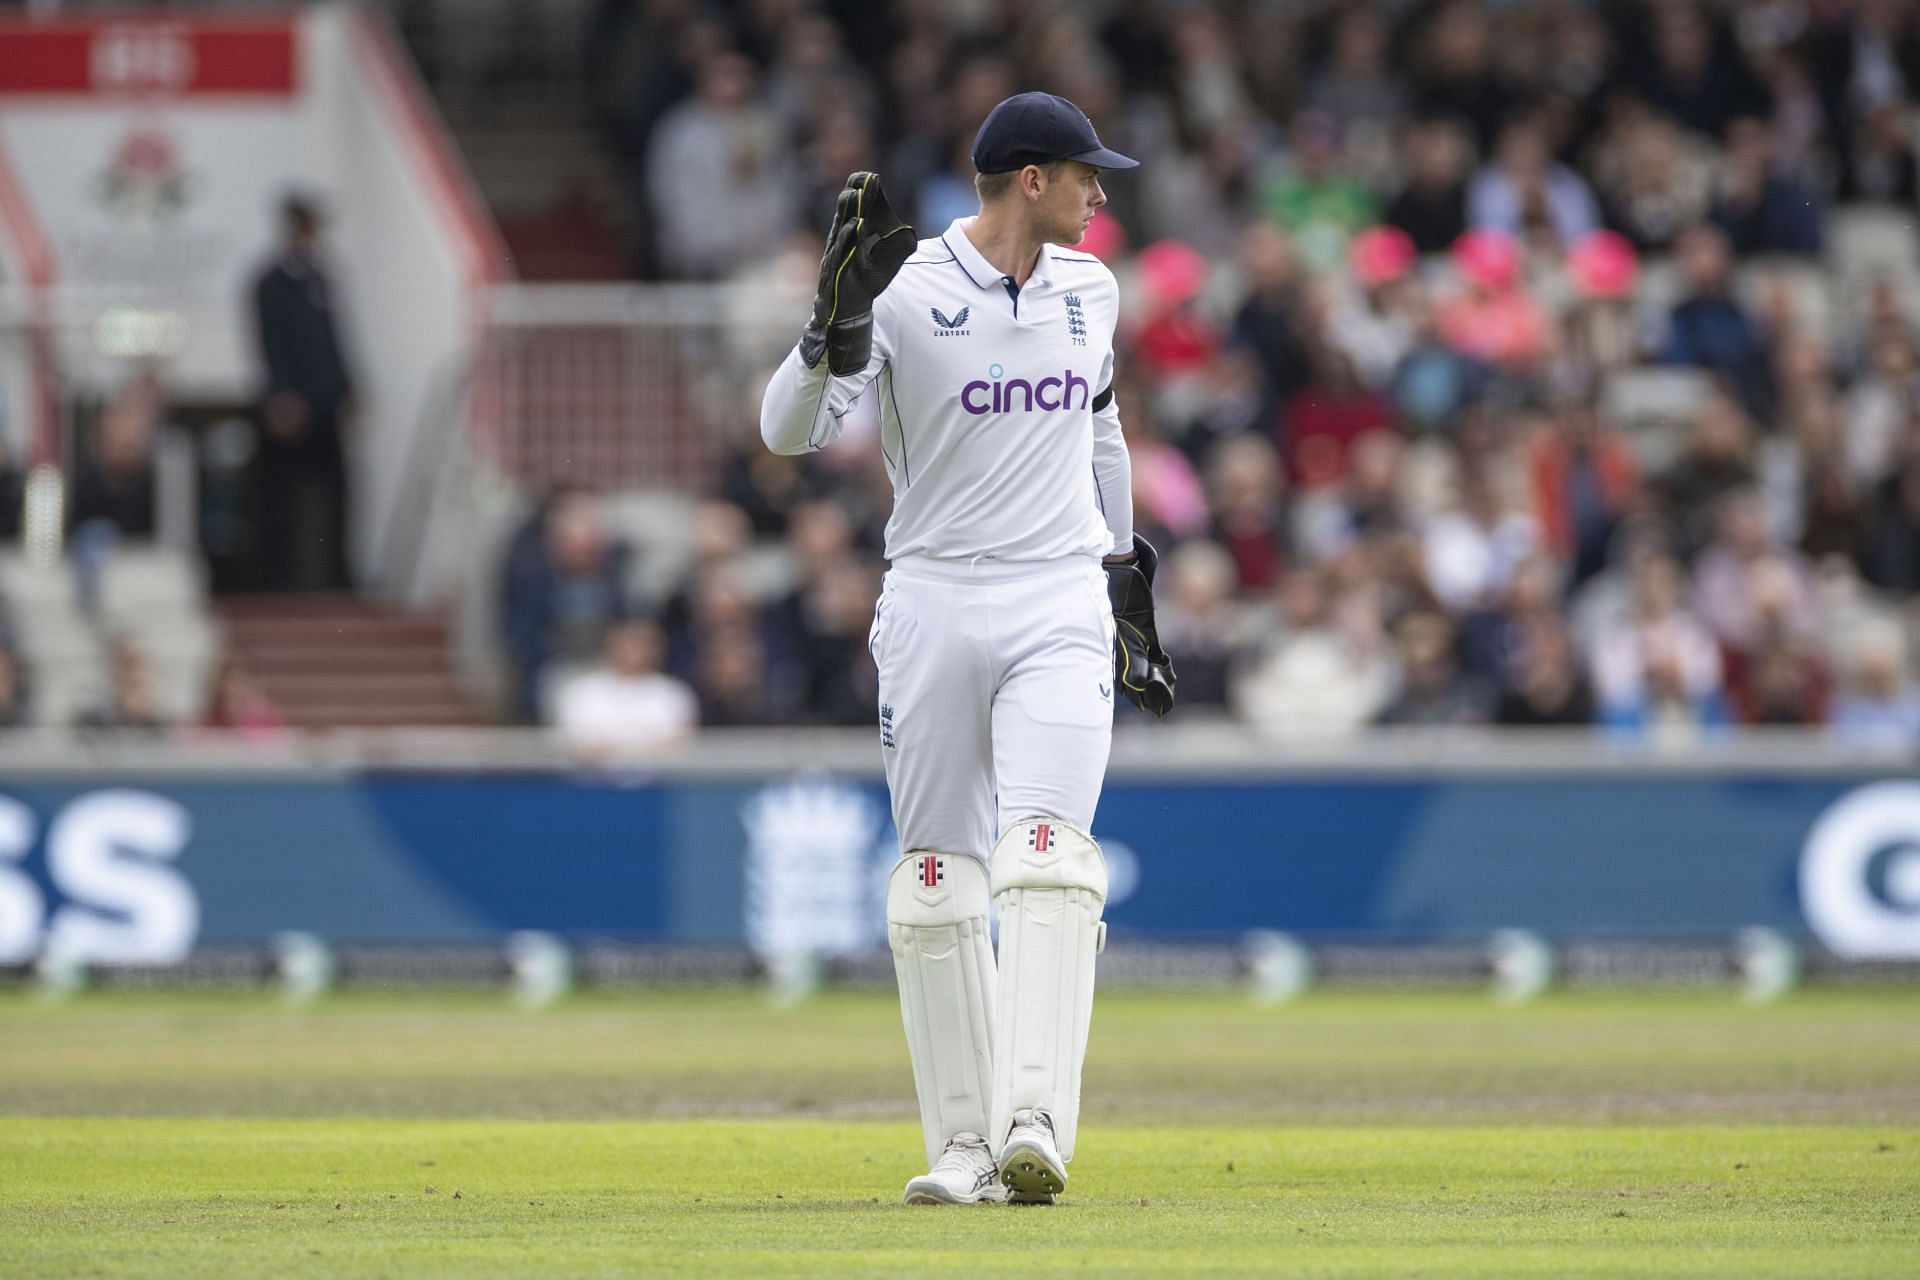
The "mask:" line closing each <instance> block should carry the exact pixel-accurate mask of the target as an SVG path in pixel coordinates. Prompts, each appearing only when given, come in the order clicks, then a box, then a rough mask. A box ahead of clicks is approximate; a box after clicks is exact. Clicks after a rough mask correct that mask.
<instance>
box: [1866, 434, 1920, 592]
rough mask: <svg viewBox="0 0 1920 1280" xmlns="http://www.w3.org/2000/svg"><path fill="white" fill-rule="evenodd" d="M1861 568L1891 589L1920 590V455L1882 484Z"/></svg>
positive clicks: (1867, 574) (1879, 583)
mask: <svg viewBox="0 0 1920 1280" xmlns="http://www.w3.org/2000/svg"><path fill="white" fill-rule="evenodd" d="M1860 571H1861V572H1862V573H1863V574H1864V575H1865V576H1866V579H1867V581H1869V582H1871V583H1873V584H1874V585H1875V586H1877V587H1883V588H1885V589H1886V590H1888V591H1898V592H1902V593H1904V594H1906V595H1912V594H1914V593H1915V592H1920V456H1915V457H1911V458H1909V459H1908V460H1907V461H1906V462H1905V463H1904V464H1903V465H1902V466H1901V467H1900V468H1899V470H1897V471H1895V472H1894V473H1893V474H1892V475H1891V476H1888V477H1887V479H1886V480H1885V481H1884V482H1883V483H1882V484H1881V486H1880V492H1879V495H1878V498H1877V500H1876V502H1875V504H1874V514H1873V519H1872V523H1871V525H1870V526H1869V528H1868V531H1867V544H1866V549H1865V551H1864V552H1863V553H1862V554H1861V557H1860Z"/></svg>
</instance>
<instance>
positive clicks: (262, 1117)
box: [0, 990, 1920, 1277]
mask: <svg viewBox="0 0 1920 1280" xmlns="http://www.w3.org/2000/svg"><path fill="white" fill-rule="evenodd" d="M1086 1087H1087V1091H1088V1096H1089V1105H1088V1108H1087V1113H1086V1118H1085V1121H1084V1123H1083V1130H1084V1132H1083V1135H1082V1140H1081V1150H1080V1152H1079V1158H1078V1159H1076V1161H1075V1162H1074V1166H1073V1175H1074V1182H1073V1186H1072V1189H1071V1191H1070V1193H1069V1196H1068V1199H1067V1201H1066V1203H1064V1204H1062V1205H1060V1206H1057V1207H1055V1208H1052V1209H1020V1210H1016V1209H1002V1208H980V1209H971V1210H941V1209H906V1208H903V1207H901V1206H900V1205H899V1204H898V1203H897V1195H898V1191H899V1187H900V1184H901V1183H903V1182H904V1181H905V1180H906V1178H908V1177H909V1176H911V1175H912V1174H913V1173H915V1172H918V1171H919V1169H918V1163H917V1162H918V1147H919V1137H918V1127H917V1125H916V1124H915V1123H914V1122H913V1120H912V1112H911V1110H910V1101H909V1089H910V1084H909V1079H908V1075H907V1070H906V1062H905V1050H904V1047H903V1046H902V1044H901V1043H900V1037H899V1025H898V1012H897V1008H896V1006H894V1004H893V1003H892V1000H891V998H890V997H889V996H887V995H886V994H884V993H873V994H867V993H855V994H836V995H832V996H829V997H827V998H824V999H822V1000H820V1001H818V1002H815V1003H813V1004H810V1005H807V1006H804V1007H802V1008H800V1009H795V1010H788V1011H783V1012H775V1011H771V1010H768V1009H767V1008H765V1007H764V1006H763V1005H761V1004H760V1003H759V1002H758V1001H757V1000H755V999H754V998H752V997H751V996H748V995H745V994H741V993H673V994H660V995H648V996H625V997H615V996H595V997H591V998H583V999H579V1000H575V1001H572V1002H569V1003H568V1004H567V1005H565V1006H563V1007H561V1008H558V1009H554V1010H549V1011H546V1012H543V1013H523V1012H518V1011H514V1010H511V1009H508V1008H504V1007H502V1006H501V1004H500V1003H499V1002H498V1001H496V1000H493V999H491V998H481V997H478V996H452V997H449V996H426V995H404V996H385V995H374V996H353V997H347V998H341V999H337V1000H333V1001H329V1002H327V1003H326V1004H324V1005H322V1006H320V1007H318V1008H313V1009H308V1010H302V1011H287V1010H281V1009H278V1008H276V1007H274V1006H273V1005H271V1004H270V1003H269V1002H268V1001H266V1000H265V999H264V998H251V999H250V998H240V997H232V996H225V997H212V996H182V995H154V994H140V995H134V994H107V995H98V996H92V997H89V998H86V999H83V1000H80V1001H78V1002H76V1003H74V1004H71V1005H66V1006H60V1007H52V1008H49V1007H45V1006H41V1005H38V1004H36V1003H34V1002H33V1001H32V1000H31V999H30V998H28V997H25V996H21V995H17V994H13V995H0V1275H4V1276H9V1277H11V1276H32V1277H42V1276H66V1275H92V1274H98V1275H109V1276H147V1275H152V1276H207V1275H263V1274H270V1273H271V1274H286V1275H296V1276H303V1275H304V1276H421V1275H427V1276H437V1275H447V1276H454V1275H462V1276H464V1275H482V1276H527V1275H567V1276H610V1275H663V1276H666V1275H672V1276H707V1275H712V1276H770V1275H833V1276H861V1275H875V1276H881V1275H885V1276H901V1275H968V1276H978V1275H980V1274H981V1271H982V1267H983V1265H986V1266H993V1267H996V1268H997V1269H1001V1270H1017V1271H1019V1272H1020V1273H1021V1274H1022V1275H1048V1274H1064V1273H1072V1274H1077V1275H1139V1276H1159V1275H1268V1274H1291V1275H1323V1276H1361V1275H1413V1274H1418V1275H1422V1276H1519V1275H1539V1276H1602V1275H1648V1276H1652V1275H1663V1276H1664V1275H1687V1276H1707V1275H1713V1276H1730V1277H1731V1276H1739V1277H1748V1276H1847V1277H1854V1276H1911V1275H1916V1274H1920V992H1916V991H1912V990H1878V991H1854V992H1825V993H1811V994H1804V995H1800V996H1796V997H1794V998H1793V999H1790V1000H1787V1001H1784V1002H1782V1003H1780V1004H1777V1005H1772V1006H1766V1007H1761V1008H1750V1007H1746V1006H1743V1005H1741V1004H1739V1003H1738V1002H1737V1001H1735V1000H1734V999H1732V998H1731V997H1729V996H1727V995H1725V994H1722V993H1711V994H1709V993H1687V994H1665V995H1644V994H1643V995H1632V996H1628V995H1604V996H1602V995H1560V996H1556V997H1554V998H1552V999H1549V1000H1546V1001H1543V1002H1540V1003H1538V1004H1535V1005H1531V1006H1527V1007H1523V1008H1517V1009H1513V1008H1501V1007H1498V1006H1495V1005H1493V1004H1491V1003H1490V1002H1488V1001H1487V1000H1485V999H1484V998H1482V997H1479V996H1474V995H1466V994H1458V993H1433V994H1422V995H1417V996H1393V995H1332V994H1327V995H1316V996H1313V997H1311V998H1309V999H1307V1000H1304V1001H1302V1002H1300V1003H1298V1004H1295V1005H1291V1006H1287V1007H1285V1008H1282V1009H1278V1010H1258V1009H1254V1008H1252V1007H1250V1006H1248V1005H1246V1004H1245V1003H1244V1002H1240V1001H1236V1000H1233V999H1229V998H1223V997H1218V996H1211V995H1207V996H1192V995H1187V996H1170V995H1136V994H1130V993H1122V994H1114V995H1111V996H1103V997H1102V998H1101V1000H1100V1003H1099V1006H1098V1008H1097V1010H1096V1013H1095V1035H1094V1046H1093V1050H1092V1053H1091V1056H1090V1060H1089V1064H1088V1068H1087V1076H1086Z"/></svg>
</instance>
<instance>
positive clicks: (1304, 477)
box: [1280, 346, 1393, 493]
mask: <svg viewBox="0 0 1920 1280" xmlns="http://www.w3.org/2000/svg"><path fill="white" fill-rule="evenodd" d="M1312 368H1313V371H1314V377H1313V380H1312V381H1311V382H1309V383H1308V384H1307V385H1306V386H1304V387H1302V388H1301V389H1300V390H1298V391H1296V392H1294V394H1293V395H1292V396H1290V397H1288V399H1287V402H1286V404H1285V406H1284V407H1283V408H1282V411H1281V419H1280V438H1281V441H1282V442H1283V447H1284V452H1285V455H1286V459H1287V470H1288V476H1289V479H1291V480H1292V482H1293V486H1294V488H1295V489H1296V491H1299V492H1302V493H1312V492H1314V491H1317V490H1321V489H1327V488H1333V487H1337V486H1338V485H1340V484H1342V483H1344V481H1345V480H1346V477H1347V470H1348V460H1349V457H1350V455H1351V454H1352V452H1353V449H1354V447H1355V446H1356V445H1357V444H1358V442H1359V441H1360V440H1362V439H1364V438H1365V437H1366V436H1368V435H1371V434H1374V433H1376V432H1382V431H1389V430H1391V429H1392V426H1393V417H1392V407H1391V405H1389V403H1388V402H1387V400H1386V398H1385V397H1384V396H1381V395H1380V394H1378V393H1377V392H1374V391H1370V390H1368V389H1367V387H1366V386H1364V385H1363V384H1362V383H1361V382H1360V379H1359V378H1358V377H1357V376H1356V374H1355V371H1354V367H1353V361H1352V360H1351V359H1349V358H1348V357H1347V355H1346V353H1345V352H1343V351H1340V350H1338V349H1337V348H1333V347H1325V346H1323V347H1320V348H1319V349H1317V350H1316V351H1315V352H1314V357H1313V361H1312Z"/></svg>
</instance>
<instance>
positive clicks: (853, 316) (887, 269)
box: [800, 172, 919, 377]
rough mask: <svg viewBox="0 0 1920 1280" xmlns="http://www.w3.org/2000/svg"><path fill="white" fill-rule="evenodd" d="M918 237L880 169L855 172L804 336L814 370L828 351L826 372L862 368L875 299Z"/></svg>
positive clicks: (837, 210)
mask: <svg viewBox="0 0 1920 1280" xmlns="http://www.w3.org/2000/svg"><path fill="white" fill-rule="evenodd" d="M918 243H919V242H918V241H917V240H916V239H915V237H914V234H913V228H912V227H911V226H910V225H908V224H907V223H906V222H903V221H901V218H900V215H899V214H897V213H895V212H894V211H893V206H892V205H890V204H888V203H887V193H886V192H884V191H882V190H881V189H880V175H879V174H877V173H866V172H861V173H856V174H853V175H852V176H851V177H849V178H848V179H847V187H846V190H844V191H842V192H841V193H840V199H839V200H838V201H837V202H836V203H835V205H834V208H833V227H832V228H831V229H830V230H829V231H828V232H827V252H826V254H825V255H824V256H822V257H821V259H820V288H819V290H818V291H817V292H816V293H815V294H814V296H813V319H812V320H811V321H810V322H808V324H807V331H806V332H805V333H804V334H802V335H801V336H800V358H801V359H802V360H804V361H805V362H806V365H807V368H809V369H812V368H814V367H815V366H817V365H818V364H819V363H820V355H821V353H822V352H825V353H826V357H827V372H828V373H831V374H834V375H835V376H836V377H838V376H844V375H846V374H850V373H859V372H860V371H861V370H862V369H864V368H866V367H867V356H868V354H869V353H870V352H871V351H872V350H873V300H874V299H875V298H877V297H879V296H880V293H881V291H882V290H883V289H885V288H886V287H887V286H888V285H889V284H891V283H893V277H894V276H895V275H897V274H899V271H900V264H901V263H903V262H905V261H906V260H907V259H908V258H909V257H910V256H912V254H913V250H914V247H915V246H916V245H917V244H918Z"/></svg>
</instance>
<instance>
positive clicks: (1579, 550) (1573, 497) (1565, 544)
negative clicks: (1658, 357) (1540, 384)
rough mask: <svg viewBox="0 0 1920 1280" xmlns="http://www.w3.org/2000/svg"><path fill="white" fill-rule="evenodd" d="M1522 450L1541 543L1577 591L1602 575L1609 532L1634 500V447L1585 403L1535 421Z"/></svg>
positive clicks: (1636, 494)
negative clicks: (1589, 580)
mask: <svg viewBox="0 0 1920 1280" xmlns="http://www.w3.org/2000/svg"><path fill="white" fill-rule="evenodd" d="M1525 448H1526V451H1527V473H1528V477H1529V479H1530V481H1531V483H1532V488H1533V515H1534V519H1535V520H1536V521H1537V522H1538V524H1539V527H1540V531H1541V539H1542V541H1543V543H1544V545H1545V546H1546V547H1547V549H1548V550H1550V551H1551V552H1552V553H1553V554H1554V555H1555V556H1556V557H1557V558H1558V559H1559V560H1560V561H1561V562H1562V563H1563V564H1565V565H1567V566H1568V569H1569V576H1570V578H1571V582H1572V585H1574V586H1578V585H1579V584H1580V583H1582V582H1585V581H1586V580H1587V579H1588V578H1590V577H1592V576H1593V575H1594V574H1596V573H1598V572H1600V570H1601V569H1602V568H1604V567H1605V565H1606V559H1607V547H1608V545H1609V544H1610V543H1611V542H1612V541H1613V534H1614V530H1616V529H1617V528H1619V526H1620V521H1621V520H1622V519H1623V518H1624V517H1625V516H1626V514H1627V512H1628V511H1629V510H1630V509H1631V508H1632V506H1633V505H1634V503H1635V502H1636V500H1637V499H1638V497H1639V492H1640V475H1639V463H1638V461H1637V460H1636V459H1635V457H1634V452H1633V446H1632V444H1631V443H1630V442H1629V441H1628V440H1627V439H1626V437H1625V436H1623V435H1622V434H1621V433H1620V432H1619V431H1617V430H1615V429H1614V428H1613V427H1612V426H1611V425H1610V424H1608V423H1607V422H1606V421H1605V420H1604V419H1603V418H1602V417H1601V415H1600V410H1599V406H1598V405H1597V404H1595V403H1594V402H1593V400H1591V399H1586V400H1581V401H1576V402H1572V403H1569V404H1567V405H1566V406H1565V407H1564V408H1562V409H1561V411H1560V412H1559V413H1557V414H1553V415H1550V416H1546V417H1542V418H1540V419H1538V420H1536V424H1535V429H1534V430H1533V431H1532V432H1530V433H1529V434H1528V436H1527V439H1526V443H1525Z"/></svg>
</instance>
